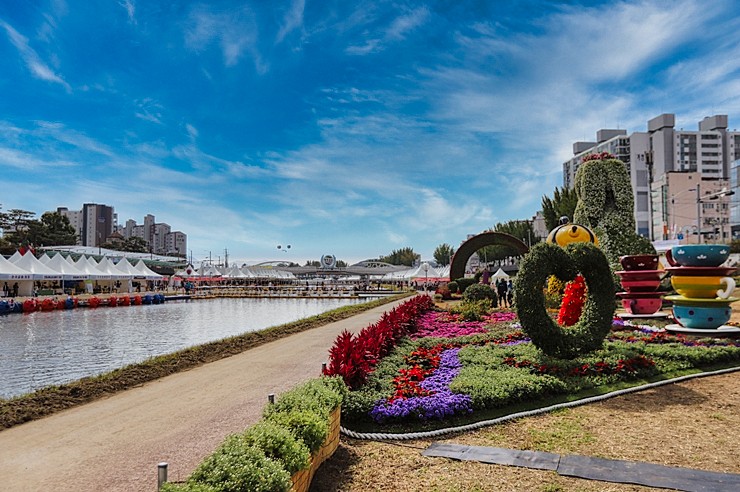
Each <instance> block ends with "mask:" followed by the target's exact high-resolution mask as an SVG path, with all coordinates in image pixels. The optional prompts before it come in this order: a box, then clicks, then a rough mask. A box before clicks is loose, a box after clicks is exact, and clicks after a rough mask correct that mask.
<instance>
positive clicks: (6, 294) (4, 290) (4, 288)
mask: <svg viewBox="0 0 740 492" xmlns="http://www.w3.org/2000/svg"><path fill="white" fill-rule="evenodd" d="M9 293H10V287H8V282H4V283H3V297H8V294H9Z"/></svg>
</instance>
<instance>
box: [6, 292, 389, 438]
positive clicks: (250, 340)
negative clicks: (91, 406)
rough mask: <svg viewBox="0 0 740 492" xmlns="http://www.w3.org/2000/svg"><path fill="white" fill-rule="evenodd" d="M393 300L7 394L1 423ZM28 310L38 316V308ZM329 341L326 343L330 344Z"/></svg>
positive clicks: (45, 412) (27, 418)
mask: <svg viewBox="0 0 740 492" xmlns="http://www.w3.org/2000/svg"><path fill="white" fill-rule="evenodd" d="M393 300H394V299H393V298H384V299H378V300H376V301H369V302H364V303H361V304H355V305H351V306H345V307H342V308H339V309H334V310H332V311H328V312H326V313H322V314H319V315H316V316H311V317H308V318H304V319H300V320H297V321H294V322H291V323H287V324H282V325H279V326H273V327H270V328H267V329H262V330H259V331H250V332H246V333H243V330H242V331H239V332H236V333H241V334H240V335H237V336H228V337H227V338H223V339H220V340H216V341H213V342H209V343H201V344H199V345H196V346H193V347H190V348H186V349H183V350H177V351H173V352H172V353H169V354H167V355H160V356H155V357H151V358H149V359H147V360H144V361H143V362H140V363H135V364H131V365H127V366H125V367H120V368H118V369H115V370H113V371H110V372H107V373H105V374H102V375H100V376H94V377H88V378H83V379H80V380H77V381H74V382H70V383H67V384H62V385H59V386H48V387H45V388H43V389H39V390H37V391H34V392H33V393H30V394H28V395H25V396H21V397H16V398H12V399H8V400H3V399H0V429H2V428H8V427H12V426H14V425H17V424H20V423H23V422H27V421H30V420H34V419H37V418H41V417H43V416H46V415H50V414H52V413H55V412H58V411H60V410H64V409H66V408H70V407H73V406H76V405H81V404H84V403H86V402H89V401H93V400H95V399H97V398H100V397H104V396H110V395H112V394H115V393H117V392H120V391H124V390H126V389H128V388H132V387H134V386H137V385H140V384H143V383H146V382H147V381H152V380H154V379H157V378H160V377H164V376H167V375H169V374H174V373H176V372H180V371H185V370H189V369H192V368H194V367H197V366H199V365H202V364H206V363H209V362H213V361H216V360H219V359H222V358H225V357H229V356H232V355H235V354H238V353H241V352H243V351H245V350H249V349H251V348H254V347H257V346H260V345H263V344H266V343H269V342H272V341H275V340H279V339H280V338H283V337H286V336H289V335H291V334H295V333H299V332H302V331H305V330H309V329H312V328H315V327H318V326H321V325H323V324H326V323H331V322H335V321H339V320H343V319H347V318H349V317H352V316H355V315H357V314H358V313H361V312H363V311H366V310H368V309H372V308H374V307H378V306H382V305H383V304H385V303H387V302H392V301H393ZM234 302H238V301H234ZM195 306H198V304H195ZM101 309H105V308H101ZM116 309H119V308H116ZM146 310H147V308H144V311H146ZM30 316H34V314H31V315H30ZM48 316H51V318H53V317H55V315H54V313H47V317H48ZM24 319H29V318H24ZM329 346H330V345H328V346H327V347H326V350H328V348H329ZM140 360H143V359H140Z"/></svg>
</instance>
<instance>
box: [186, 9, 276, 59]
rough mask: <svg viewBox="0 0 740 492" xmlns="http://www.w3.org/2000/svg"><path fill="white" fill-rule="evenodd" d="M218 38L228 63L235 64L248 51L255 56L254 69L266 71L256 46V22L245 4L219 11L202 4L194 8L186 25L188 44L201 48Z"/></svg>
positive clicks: (194, 49) (200, 49)
mask: <svg viewBox="0 0 740 492" xmlns="http://www.w3.org/2000/svg"><path fill="white" fill-rule="evenodd" d="M213 42H218V44H219V47H220V49H221V53H222V56H223V60H224V64H225V65H226V66H229V67H230V66H234V65H236V64H237V63H239V61H240V60H241V59H242V57H243V56H244V55H245V53H246V54H248V55H250V56H251V57H252V59H253V60H254V65H255V69H256V70H257V72H258V73H260V74H264V73H265V72H267V70H268V66H267V64H265V63H264V61H263V60H262V57H261V55H260V53H259V51H258V50H257V46H256V43H257V22H256V19H255V16H254V13H253V12H252V11H251V10H250V9H249V8H248V7H246V6H244V7H241V8H239V9H234V10H231V11H220V10H219V11H216V10H215V9H210V8H209V7H207V6H204V5H200V6H198V7H195V8H193V10H192V11H191V12H190V15H189V17H188V22H187V24H186V28H185V44H186V45H187V46H188V47H189V48H190V49H192V50H193V51H196V52H201V51H203V50H205V49H206V48H207V47H209V46H210V44H211V43H213Z"/></svg>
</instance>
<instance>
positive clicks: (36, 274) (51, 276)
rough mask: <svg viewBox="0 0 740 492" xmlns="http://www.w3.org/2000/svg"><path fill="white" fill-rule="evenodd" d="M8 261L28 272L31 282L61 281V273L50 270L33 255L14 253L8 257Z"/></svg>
mask: <svg viewBox="0 0 740 492" xmlns="http://www.w3.org/2000/svg"><path fill="white" fill-rule="evenodd" d="M16 255H17V256H16ZM13 259H15V261H13ZM10 261H11V262H12V263H14V264H15V266H17V267H19V268H21V269H23V270H26V271H27V272H29V273H30V274H31V278H32V279H33V280H62V274H61V272H57V271H55V270H52V269H51V268H49V267H48V266H46V265H44V264H43V263H41V262H40V261H39V260H38V259H37V258H36V257H35V256H34V255H33V253H26V254H25V255H21V254H20V253H18V252H17V251H16V252H15V254H14V255H13V256H11V257H10Z"/></svg>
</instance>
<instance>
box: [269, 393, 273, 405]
mask: <svg viewBox="0 0 740 492" xmlns="http://www.w3.org/2000/svg"><path fill="white" fill-rule="evenodd" d="M267 401H268V402H270V405H273V404H274V403H275V393H270V394H269V395H267Z"/></svg>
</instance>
